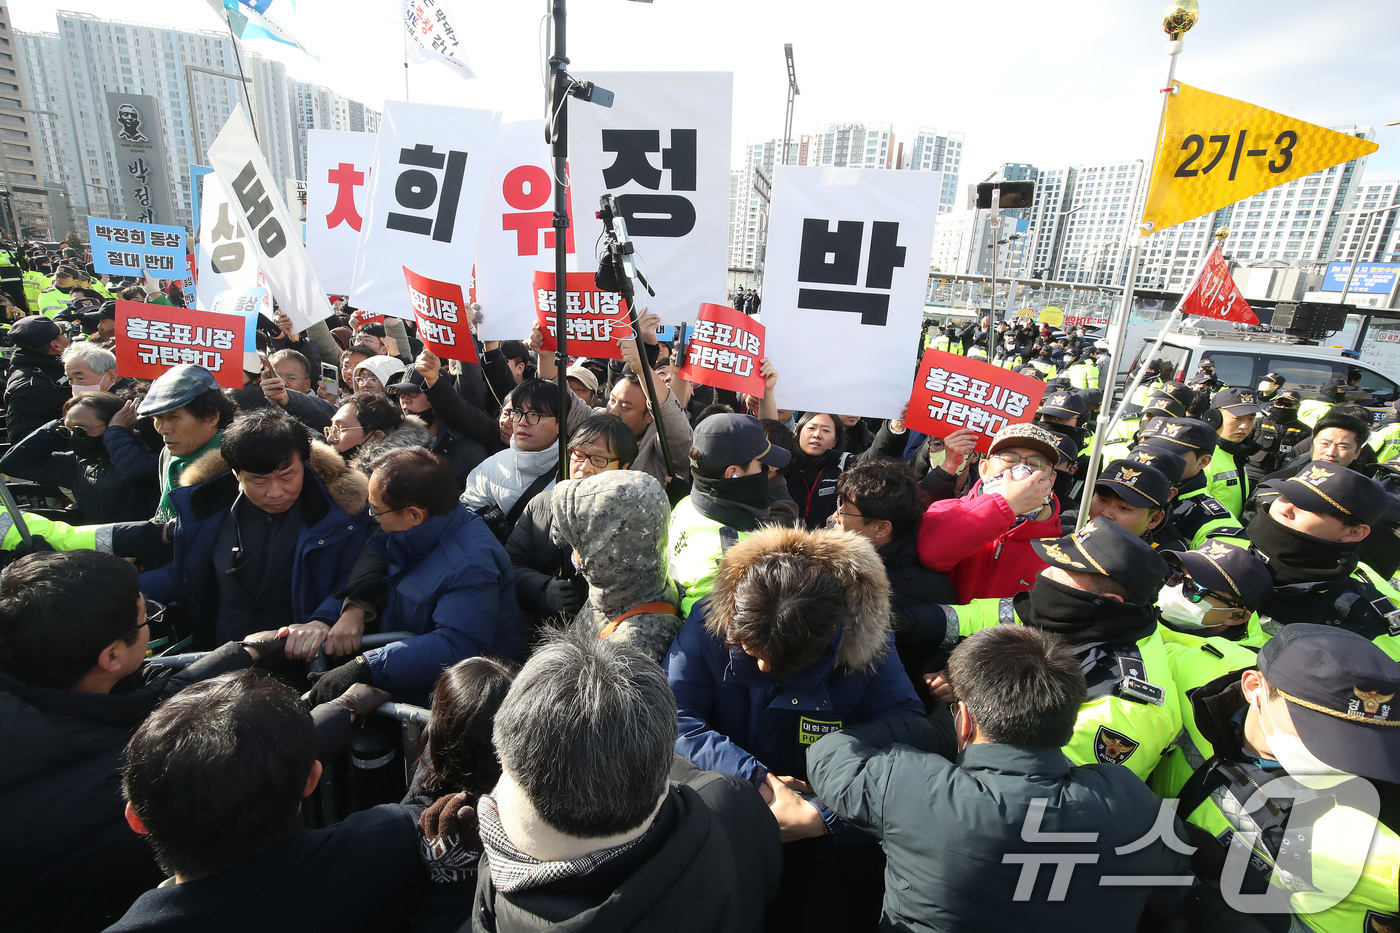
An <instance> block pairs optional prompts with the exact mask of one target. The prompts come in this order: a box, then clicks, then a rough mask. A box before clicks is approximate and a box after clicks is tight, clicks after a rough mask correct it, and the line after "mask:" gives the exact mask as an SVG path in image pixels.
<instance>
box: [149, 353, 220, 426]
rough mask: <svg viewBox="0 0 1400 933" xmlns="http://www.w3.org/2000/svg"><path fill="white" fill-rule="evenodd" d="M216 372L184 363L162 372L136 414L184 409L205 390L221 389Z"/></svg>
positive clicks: (161, 413) (158, 413)
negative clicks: (216, 379) (215, 376)
mask: <svg viewBox="0 0 1400 933" xmlns="http://www.w3.org/2000/svg"><path fill="white" fill-rule="evenodd" d="M218 391H220V389H219V383H218V382H216V381H215V379H214V374H213V373H211V372H209V370H207V369H205V368H204V367H203V366H195V365H193V364H192V363H181V364H180V365H179V366H172V367H170V368H169V369H167V370H166V371H165V372H163V373H161V374H160V376H159V377H158V378H157V379H156V381H155V382H152V383H151V390H150V391H149V392H147V393H146V397H145V398H143V399H142V400H141V404H140V405H139V406H138V407H137V409H136V413H137V414H138V415H140V416H141V417H142V418H150V417H152V416H154V415H163V414H165V413H167V412H172V411H175V410H176V409H178V408H184V407H185V406H186V405H188V404H189V403H190V402H193V401H194V400H195V399H196V398H197V397H198V396H201V395H203V394H204V393H205V392H218Z"/></svg>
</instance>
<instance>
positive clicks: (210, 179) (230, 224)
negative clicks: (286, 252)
mask: <svg viewBox="0 0 1400 933" xmlns="http://www.w3.org/2000/svg"><path fill="white" fill-rule="evenodd" d="M199 185H200V188H201V194H200V201H201V206H202V209H201V211H200V214H199V243H198V245H197V246H196V248H195V273H196V281H198V282H199V289H198V290H197V291H196V293H195V304H194V306H195V308H196V309H198V310H200V311H213V310H214V297H215V296H216V295H218V294H220V293H221V292H229V291H237V292H242V291H245V290H247V289H250V288H257V286H258V261H257V257H255V256H254V255H253V248H252V245H251V244H250V243H249V242H248V232H247V231H246V230H244V229H243V223H242V221H241V220H240V219H239V215H238V211H237V208H235V207H234V205H233V204H232V203H230V202H229V199H228V195H226V194H224V188H223V185H221V184H219V180H218V179H217V178H215V177H214V175H213V173H210V174H207V175H204V176H203V177H202V178H200V179H199Z"/></svg>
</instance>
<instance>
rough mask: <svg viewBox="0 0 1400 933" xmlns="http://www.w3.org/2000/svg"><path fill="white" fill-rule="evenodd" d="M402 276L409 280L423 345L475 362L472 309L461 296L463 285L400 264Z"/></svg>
mask: <svg viewBox="0 0 1400 933" xmlns="http://www.w3.org/2000/svg"><path fill="white" fill-rule="evenodd" d="M403 277H404V280H405V281H406V282H407V283H408V300H409V304H410V305H411V306H412V308H413V319H414V321H416V322H417V324H418V339H419V340H421V341H423V348H424V349H426V350H428V351H429V352H430V353H435V354H437V355H438V356H439V357H441V358H442V359H444V360H461V361H462V362H464V363H475V362H476V361H477V356H476V343H475V341H473V340H472V327H471V320H470V316H471V310H470V309H469V308H468V307H467V303H466V302H465V301H463V300H462V286H460V285H457V284H455V283H453V282H437V281H434V280H433V279H430V278H427V277H426V276H422V275H418V274H417V273H416V272H413V271H412V270H411V269H409V268H408V266H404V267H403Z"/></svg>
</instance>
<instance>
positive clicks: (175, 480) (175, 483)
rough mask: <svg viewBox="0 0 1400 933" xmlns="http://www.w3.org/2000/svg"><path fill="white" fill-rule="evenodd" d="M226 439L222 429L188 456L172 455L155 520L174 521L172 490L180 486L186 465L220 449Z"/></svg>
mask: <svg viewBox="0 0 1400 933" xmlns="http://www.w3.org/2000/svg"><path fill="white" fill-rule="evenodd" d="M223 439H224V432H223V431H222V430H220V431H219V432H217V433H216V434H215V435H214V436H213V437H212V438H210V440H209V443H207V444H205V445H204V446H203V447H201V448H199V449H198V450H196V451H195V452H194V453H192V454H190V455H189V456H187V457H173V456H172V457H171V458H170V459H169V460H168V461H166V464H165V473H164V474H162V475H161V478H160V504H159V505H157V506H156V515H155V518H154V519H153V521H157V522H173V521H174V520H175V507H174V506H172V505H171V504H170V491H171V490H172V489H179V488H180V474H181V473H183V472H185V467H187V466H189V465H190V464H191V463H193V462H194V461H196V460H198V459H199V458H200V457H202V456H203V455H204V454H206V453H208V452H209V451H211V450H218V449H219V444H220V443H221V442H222V441H223Z"/></svg>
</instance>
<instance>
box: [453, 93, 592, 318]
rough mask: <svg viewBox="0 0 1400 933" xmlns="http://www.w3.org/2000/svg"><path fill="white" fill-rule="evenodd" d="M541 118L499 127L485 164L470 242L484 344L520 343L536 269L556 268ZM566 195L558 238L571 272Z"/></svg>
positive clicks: (530, 313)
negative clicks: (482, 197)
mask: <svg viewBox="0 0 1400 933" xmlns="http://www.w3.org/2000/svg"><path fill="white" fill-rule="evenodd" d="M552 165H553V162H552V161H551V157H550V153H549V147H548V146H547V145H545V141H544V121H543V120H521V121H515V122H511V123H502V124H501V132H500V135H498V136H497V137H496V151H495V154H494V155H493V157H492V162H491V184H490V187H489V188H488V189H487V191H486V205H485V207H484V208H483V209H482V212H481V230H480V233H479V234H478V236H477V241H476V269H477V285H476V289H477V296H478V298H479V299H480V301H481V305H482V307H483V308H484V309H485V314H484V316H483V318H482V322H481V338H482V339H483V340H519V339H520V337H521V335H522V334H526V333H528V332H529V330H530V324H531V323H532V322H533V321H534V320H535V302H534V301H533V300H532V294H533V284H534V281H535V273H536V272H553V271H554V187H553V183H552V180H551V178H552V176H551V174H550V170H551V166H552ZM566 193H567V195H568V203H569V207H568V211H569V228H568V231H567V235H566V236H565V237H564V248H565V249H566V250H567V252H568V266H567V268H568V270H569V271H574V270H575V269H576V268H577V266H578V262H577V261H576V259H575V257H574V243H575V240H576V239H577V237H578V236H580V235H582V236H585V237H588V238H590V239H588V242H590V243H591V242H592V239H591V238H592V237H595V236H597V234H596V233H595V232H593V231H586V232H585V233H583V234H579V233H577V232H576V231H575V227H574V222H575V218H574V216H573V213H574V212H573V204H574V198H573V189H572V188H568V189H566Z"/></svg>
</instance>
